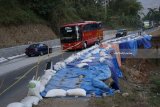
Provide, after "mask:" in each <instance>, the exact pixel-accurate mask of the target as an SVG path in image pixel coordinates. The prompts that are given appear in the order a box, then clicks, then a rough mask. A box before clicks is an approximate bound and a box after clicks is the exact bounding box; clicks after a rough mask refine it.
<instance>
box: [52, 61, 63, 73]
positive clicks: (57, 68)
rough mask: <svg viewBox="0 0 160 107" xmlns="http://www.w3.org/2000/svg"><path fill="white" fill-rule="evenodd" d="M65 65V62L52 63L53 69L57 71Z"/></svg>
mask: <svg viewBox="0 0 160 107" xmlns="http://www.w3.org/2000/svg"><path fill="white" fill-rule="evenodd" d="M65 67H66V64H65V62H57V63H56V64H55V65H54V69H55V70H56V71H59V70H61V69H62V68H65Z"/></svg>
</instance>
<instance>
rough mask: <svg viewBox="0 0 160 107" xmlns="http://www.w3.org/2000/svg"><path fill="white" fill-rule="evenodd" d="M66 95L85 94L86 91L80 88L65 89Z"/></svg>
mask: <svg viewBox="0 0 160 107" xmlns="http://www.w3.org/2000/svg"><path fill="white" fill-rule="evenodd" d="M67 95H68V96H86V91H85V90H84V89H81V88H76V89H69V90H67Z"/></svg>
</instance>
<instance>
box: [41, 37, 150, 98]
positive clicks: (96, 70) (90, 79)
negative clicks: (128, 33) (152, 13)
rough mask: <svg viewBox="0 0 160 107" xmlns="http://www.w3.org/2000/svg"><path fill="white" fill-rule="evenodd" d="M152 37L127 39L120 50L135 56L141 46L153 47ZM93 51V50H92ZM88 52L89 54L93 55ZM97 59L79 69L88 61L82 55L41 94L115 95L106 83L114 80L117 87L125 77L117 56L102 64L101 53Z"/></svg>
mask: <svg viewBox="0 0 160 107" xmlns="http://www.w3.org/2000/svg"><path fill="white" fill-rule="evenodd" d="M150 40H151V38H150V36H148V35H145V36H144V37H142V38H140V39H137V40H136V39H132V40H128V39H125V40H123V42H121V43H120V44H119V47H120V50H121V51H125V52H131V53H132V54H133V55H136V54H137V49H138V46H139V45H143V46H144V47H145V48H149V47H151V43H150ZM100 50H103V51H105V53H106V54H110V52H111V51H113V49H109V50H104V49H103V48H100ZM91 51H92V50H91ZM91 51H90V52H88V53H91ZM92 57H95V59H94V60H93V61H92V62H89V63H87V64H88V66H85V67H83V68H78V67H77V66H76V65H77V64H79V63H81V61H82V60H83V59H86V54H85V55H82V56H81V57H80V58H79V59H77V60H75V61H73V62H71V63H69V64H67V66H66V68H64V69H61V70H59V71H58V72H57V73H56V75H55V76H53V77H52V78H51V80H50V81H49V82H48V84H47V85H46V87H45V90H44V91H43V92H42V93H41V95H42V96H43V97H45V96H46V94H47V92H48V91H49V90H52V89H64V90H68V89H74V88H82V89H85V90H86V92H87V95H91V94H92V93H94V94H96V95H97V96H99V95H102V94H103V93H106V94H110V95H112V94H113V91H114V90H113V89H111V88H110V87H109V86H108V85H107V84H106V83H105V82H104V81H105V80H107V79H109V78H112V79H113V80H114V83H115V84H116V87H118V86H119V83H118V78H120V77H123V75H122V71H121V70H120V68H119V66H118V63H117V60H116V56H115V55H112V58H111V59H109V58H108V59H106V60H105V61H104V62H100V61H99V59H100V58H101V56H100V55H99V53H97V54H92Z"/></svg>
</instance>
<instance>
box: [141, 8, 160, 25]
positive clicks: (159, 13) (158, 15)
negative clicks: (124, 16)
mask: <svg viewBox="0 0 160 107" xmlns="http://www.w3.org/2000/svg"><path fill="white" fill-rule="evenodd" d="M143 20H151V21H154V22H157V23H158V22H159V21H160V7H159V9H156V8H154V9H151V8H149V12H148V13H147V15H146V16H145V17H144V19H143Z"/></svg>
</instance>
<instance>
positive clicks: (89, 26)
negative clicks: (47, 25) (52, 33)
mask: <svg viewBox="0 0 160 107" xmlns="http://www.w3.org/2000/svg"><path fill="white" fill-rule="evenodd" d="M60 33H61V37H60V40H61V44H62V47H63V50H76V49H83V48H87V46H90V45H93V44H95V43H98V42H100V41H101V40H102V39H103V30H102V23H101V22H97V21H84V22H79V23H72V24H66V25H63V26H62V27H61V28H60Z"/></svg>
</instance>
